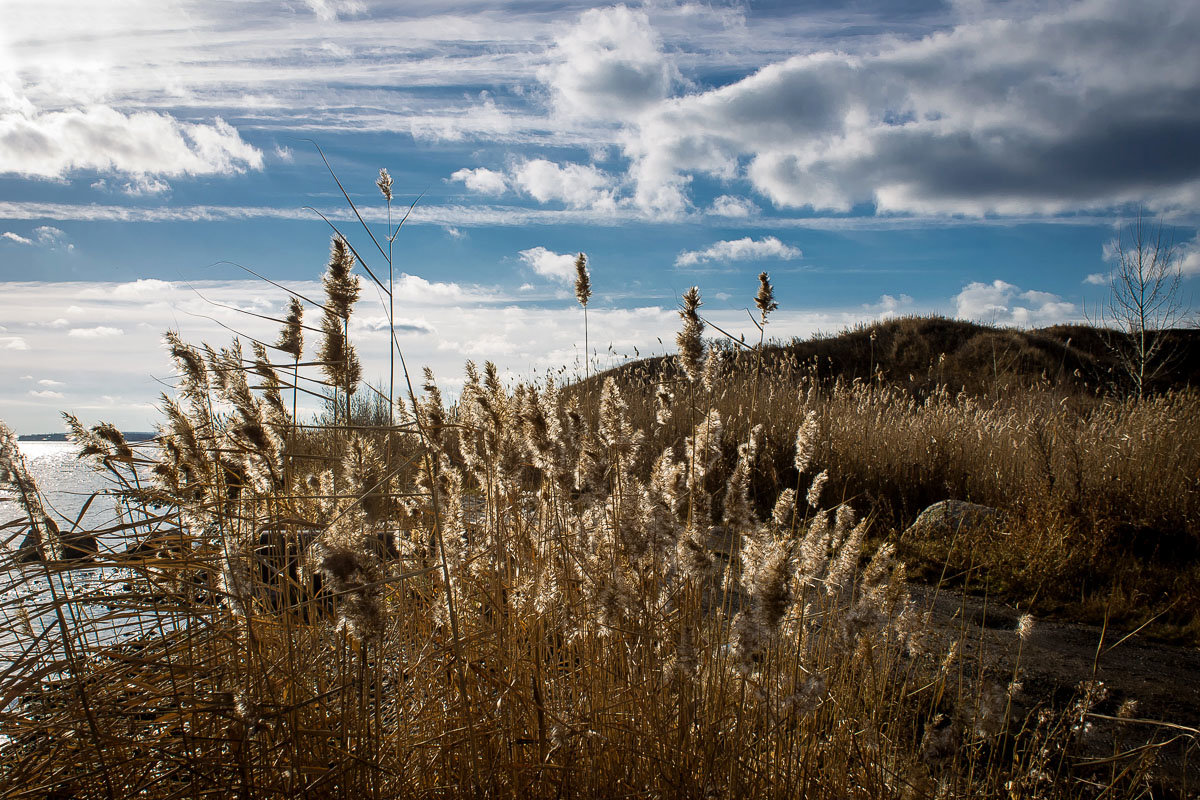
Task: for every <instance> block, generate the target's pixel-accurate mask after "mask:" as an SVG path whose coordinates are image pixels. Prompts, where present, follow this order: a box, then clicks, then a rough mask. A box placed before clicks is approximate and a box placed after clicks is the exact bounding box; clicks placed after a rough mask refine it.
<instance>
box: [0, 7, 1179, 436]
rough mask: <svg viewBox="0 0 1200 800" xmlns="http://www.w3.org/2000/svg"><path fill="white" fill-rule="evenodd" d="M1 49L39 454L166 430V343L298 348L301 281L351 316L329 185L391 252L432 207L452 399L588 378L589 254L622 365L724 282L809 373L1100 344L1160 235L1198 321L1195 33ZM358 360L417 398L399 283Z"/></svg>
mask: <svg viewBox="0 0 1200 800" xmlns="http://www.w3.org/2000/svg"><path fill="white" fill-rule="evenodd" d="M0 18H3V20H4V22H3V24H0V419H3V420H5V421H6V422H7V423H8V424H9V425H10V426H11V427H13V428H14V429H15V430H17V431H18V432H25V433H31V432H44V431H57V430H61V429H62V425H61V421H60V418H59V412H60V411H63V410H67V411H71V412H73V413H76V414H78V415H79V416H80V417H81V418H82V419H83V420H84V421H85V422H87V423H89V424H93V423H95V422H97V421H100V420H105V421H112V422H114V423H116V424H117V425H119V426H121V427H123V428H125V429H128V430H146V429H150V428H151V427H152V425H153V422H154V421H155V420H156V419H157V418H158V412H157V409H156V398H157V397H158V395H159V394H160V393H161V392H163V391H167V392H169V391H171V387H172V385H173V375H172V371H171V366H170V363H169V361H168V359H167V358H166V355H165V352H164V350H163V348H162V345H161V336H162V333H163V331H165V330H167V329H169V328H170V329H176V330H179V331H180V332H181V334H182V335H183V337H184V338H185V339H187V340H189V341H193V342H199V341H202V340H203V341H209V342H211V343H213V344H214V345H223V344H225V343H227V342H228V340H229V338H230V337H231V336H233V335H234V334H235V333H240V334H242V335H246V336H255V337H258V338H262V339H267V340H272V339H273V338H274V328H275V326H274V325H273V324H272V323H270V322H268V321H266V320H263V319H262V318H261V317H271V316H280V312H281V309H282V308H283V305H284V303H285V302H286V298H287V295H286V293H285V292H284V291H283V290H282V289H279V288H277V287H276V286H274V285H272V284H271V283H270V282H269V281H274V282H275V283H278V284H282V285H283V286H286V287H288V288H289V289H292V290H295V291H298V292H300V293H302V294H306V295H308V296H310V297H319V294H320V289H319V284H318V283H317V281H318V280H319V277H320V274H321V272H322V271H323V269H324V266H325V263H326V261H327V259H328V251H329V240H330V235H331V233H332V229H331V227H330V223H332V225H335V226H337V227H338V228H339V229H340V230H343V231H344V232H345V234H346V235H347V236H348V238H349V239H350V241H351V242H352V243H353V244H354V245H355V247H356V249H357V250H358V251H359V252H360V254H362V255H363V256H364V258H365V259H366V262H367V266H369V267H370V268H371V269H372V270H373V271H375V273H376V274H383V273H386V272H387V264H386V262H385V260H384V259H383V257H382V255H381V253H380V252H379V251H378V250H376V249H375V247H374V245H373V244H372V242H371V240H370V238H369V237H368V236H367V234H366V233H365V232H364V230H363V228H362V227H361V226H360V225H359V223H358V221H357V220H356V219H355V218H354V217H353V213H352V211H351V210H350V207H349V204H348V203H347V201H346V199H345V198H344V197H343V196H342V194H341V191H340V190H339V188H338V184H337V182H335V180H334V178H333V177H332V175H331V173H330V170H329V169H327V168H326V165H325V163H324V161H323V160H322V157H321V151H323V152H324V155H325V157H326V158H327V159H328V163H329V165H330V167H332V171H333V173H335V174H336V176H337V178H338V179H339V180H340V181H341V183H342V185H343V186H344V187H345V189H346V191H347V192H348V193H349V195H350V198H351V199H352V201H353V202H354V204H355V206H356V207H357V208H358V209H359V211H360V212H361V214H362V217H363V219H364V220H365V221H366V224H367V225H368V226H370V228H371V230H372V231H373V232H374V233H375V235H376V236H377V237H380V238H386V236H387V230H388V228H387V226H388V213H389V211H388V207H387V205H386V204H385V201H384V198H383V197H382V196H381V194H380V192H379V190H378V189H377V188H376V186H375V180H376V178H377V176H378V171H379V169H380V168H387V169H388V170H389V171H390V174H391V175H392V177H393V179H394V185H393V192H394V197H393V203H392V208H391V218H392V222H393V223H395V222H396V221H398V220H399V218H401V217H402V216H403V214H404V213H405V212H406V211H407V210H408V208H409V207H410V205H412V204H413V203H414V202H415V203H416V205H415V207H414V208H413V210H412V213H411V215H410V216H409V217H408V220H407V222H406V223H405V226H404V228H403V229H402V230H401V231H400V233H399V234H398V235H397V238H396V240H395V246H394V271H395V276H396V288H395V291H394V296H395V308H396V311H395V321H394V324H395V328H396V334H397V339H398V341H399V343H400V346H401V348H402V349H403V352H404V355H405V359H406V361H407V362H408V363H409V364H410V365H412V366H413V367H419V366H425V365H428V366H430V367H432V368H433V370H434V372H435V374H436V375H437V377H438V379H439V383H441V384H442V386H443V388H444V390H445V391H446V392H447V393H448V394H450V395H453V393H454V391H455V389H456V388H457V387H459V386H461V383H462V371H463V364H464V362H465V361H466V360H467V359H473V360H475V361H477V362H480V363H482V362H483V361H485V360H492V361H494V362H495V363H496V364H497V365H498V366H500V367H501V369H502V370H504V372H505V374H506V375H507V376H509V377H510V379H513V380H520V379H536V378H538V377H539V376H545V375H546V374H548V373H556V374H559V373H564V371H565V375H566V376H568V377H569V376H572V375H576V374H579V373H580V372H581V371H582V367H583V362H584V358H585V354H584V345H583V320H582V315H581V311H580V309H579V307H578V305H577V304H576V303H575V299H574V294H573V291H572V282H573V277H574V273H573V266H572V265H573V261H574V254H575V253H577V252H580V251H582V252H586V253H587V254H588V258H589V264H590V268H591V271H592V285H593V288H594V291H595V295H594V296H593V298H592V301H591V304H590V305H589V309H588V326H589V343H590V345H591V346H592V353H591V354H589V356H588V357H589V359H590V362H591V363H592V364H595V365H596V366H599V367H605V366H609V365H613V364H616V363H619V362H620V361H622V360H624V359H627V358H634V357H637V356H645V355H649V354H658V353H665V352H672V351H673V341H674V331H675V330H676V328H677V322H678V318H677V316H676V314H675V310H676V308H677V305H678V301H679V298H680V296H681V295H682V294H683V292H684V291H686V290H687V288H688V287H690V286H692V285H698V286H700V288H701V291H702V294H703V297H704V307H703V309H702V310H703V312H704V313H705V315H706V316H707V317H708V318H709V319H710V320H711V321H712V322H713V323H715V324H716V325H719V326H720V327H722V328H724V329H725V330H727V331H730V332H732V333H734V334H735V335H740V334H745V335H746V336H747V337H748V338H750V339H755V338H756V337H757V330H756V329H755V328H754V326H753V325H752V323H751V321H750V319H749V314H748V313H747V311H746V308H747V307H748V306H752V302H753V296H754V293H755V291H756V290H757V275H758V273H759V272H760V271H764V270H765V271H767V272H769V273H770V275H771V279H772V281H773V282H774V284H775V288H776V294H777V298H778V302H779V305H780V308H779V310H778V311H777V312H776V313H775V314H774V315H773V317H772V319H771V322H770V324H769V325H768V327H767V333H768V335H770V336H772V337H775V338H777V339H781V340H782V339H787V338H789V337H792V336H809V335H811V334H813V333H817V332H822V333H835V332H837V331H839V330H842V329H843V328H845V327H847V326H851V325H854V324H856V323H858V322H863V321H871V320H877V319H882V318H887V317H891V316H896V315H905V314H934V313H936V314H943V315H947V316H953V317H959V318H964V319H973V320H978V321H982V322H986V323H990V324H996V325H1013V326H1020V327H1038V326H1044V325H1050V324H1055V323H1059V322H1068V321H1077V320H1084V319H1087V318H1093V319H1094V318H1095V317H1096V313H1097V311H1098V309H1100V308H1101V306H1102V303H1103V301H1104V299H1105V298H1106V297H1107V293H1108V286H1107V284H1108V278H1107V276H1108V275H1109V273H1110V272H1111V270H1112V268H1113V262H1112V247H1111V242H1112V240H1113V238H1114V236H1115V235H1116V234H1117V233H1118V232H1119V231H1120V230H1122V227H1123V226H1125V225H1127V224H1128V223H1129V221H1130V220H1131V219H1133V218H1134V217H1135V216H1136V215H1137V214H1139V213H1142V214H1144V215H1146V216H1147V218H1149V219H1151V220H1153V221H1154V224H1156V225H1157V224H1160V223H1161V224H1162V225H1163V226H1164V227H1165V228H1166V230H1167V231H1168V233H1169V235H1170V237H1171V240H1172V241H1173V242H1174V244H1175V246H1176V254H1177V262H1176V263H1177V266H1178V268H1179V269H1180V270H1181V271H1182V273H1183V281H1182V288H1183V295H1184V299H1185V301H1186V302H1187V303H1189V304H1191V307H1192V308H1194V307H1195V303H1194V296H1195V290H1196V288H1197V286H1198V285H1200V279H1198V278H1197V276H1200V238H1198V235H1197V234H1198V229H1200V213H1198V206H1197V201H1198V200H1200V147H1198V146H1197V145H1198V143H1200V3H1196V2H1194V0H1146V1H1145V2H1138V3H1130V2H1128V0H1083V1H1082V2H1022V0H1009V1H1008V2H983V1H982V0H945V1H943V0H903V1H901V2H895V1H886V0H879V1H878V2H871V1H870V0H825V1H824V2H783V1H782V0H775V1H773V2H755V1H739V2H734V1H732V0H710V2H703V3H701V2H683V1H672V0H649V1H648V2H644V3H639V2H627V3H625V4H618V5H605V4H592V3H582V2H558V3H555V2H548V1H546V0H509V2H478V1H475V0H411V1H410V2H383V1H382V0H380V1H378V2H376V1H375V0H146V1H142V0H108V1H106V2H104V3H96V2H91V1H90V0H34V1H29V0H0ZM318 148H319V149H318ZM321 215H324V216H325V217H327V218H328V219H329V221H330V223H327V222H326V221H324V220H323V219H322V217H321ZM247 270H250V271H253V273H257V275H259V276H262V278H258V277H255V276H254V275H252V274H251V272H249V271H247ZM364 274H365V273H364ZM263 278H265V279H269V281H268V280H263ZM313 319H316V317H315V316H314V317H313ZM353 333H354V338H355V342H356V343H357V345H358V349H359V353H360V355H361V356H362V358H363V361H364V366H365V372H366V377H367V379H369V380H371V381H372V382H375V383H379V382H380V381H382V380H386V374H387V369H388V368H387V353H388V348H387V337H388V332H387V318H386V314H385V312H384V309H383V305H382V302H381V299H380V296H379V294H378V292H376V291H375V290H374V289H373V288H371V286H370V285H367V286H365V290H364V293H363V299H362V301H361V302H360V304H359V307H358V308H357V309H356V314H355V321H354V324H353ZM311 338H313V337H311V336H310V339H311Z"/></svg>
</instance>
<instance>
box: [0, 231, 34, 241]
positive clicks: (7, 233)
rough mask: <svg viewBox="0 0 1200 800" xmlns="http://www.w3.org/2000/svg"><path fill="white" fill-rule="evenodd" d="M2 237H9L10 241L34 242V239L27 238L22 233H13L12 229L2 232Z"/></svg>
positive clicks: (0, 234)
mask: <svg viewBox="0 0 1200 800" xmlns="http://www.w3.org/2000/svg"><path fill="white" fill-rule="evenodd" d="M0 239H8V240H9V241H10V242H16V243H17V244H33V240H32V239H26V238H25V237H24V236H22V235H21V234H19V233H13V232H12V231H5V232H4V233H0Z"/></svg>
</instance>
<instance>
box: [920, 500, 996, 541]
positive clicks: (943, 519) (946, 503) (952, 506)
mask: <svg viewBox="0 0 1200 800" xmlns="http://www.w3.org/2000/svg"><path fill="white" fill-rule="evenodd" d="M1004 520H1005V517H1004V512H1003V511H1001V510H1000V509H998V508H992V507H991V506H983V505H979V504H978V503H968V502H966V501H965V500H942V501H940V502H937V503H934V504H933V505H931V506H929V507H928V508H926V509H925V510H924V511H922V512H921V513H920V515H919V516H918V517H917V519H916V521H915V522H913V524H912V525H910V526H909V528H908V530H906V531H905V532H904V534H903V535H904V536H905V537H915V538H918V539H949V538H954V537H955V536H957V535H958V534H959V533H978V532H980V531H983V532H994V531H998V530H1000V528H1001V527H1003V525H1004Z"/></svg>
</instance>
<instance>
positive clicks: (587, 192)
mask: <svg viewBox="0 0 1200 800" xmlns="http://www.w3.org/2000/svg"><path fill="white" fill-rule="evenodd" d="M513 182H514V183H515V184H516V185H517V186H519V187H520V188H521V189H522V190H523V191H524V192H526V193H527V194H529V195H531V196H532V197H533V198H534V199H535V200H537V201H538V202H539V203H549V202H551V201H555V200H557V201H561V202H563V203H566V204H567V205H568V206H570V207H571V208H592V209H598V210H608V209H613V208H615V207H616V200H615V197H614V187H613V181H612V178H611V177H609V176H608V175H607V174H605V173H604V172H603V171H601V170H598V169H596V168H595V167H592V166H585V165H583V164H566V165H562V164H556V163H554V162H553V161H547V160H546V159H544V158H535V159H531V160H529V161H526V162H524V163H523V164H521V165H519V166H518V167H517V168H516V169H514V170H513Z"/></svg>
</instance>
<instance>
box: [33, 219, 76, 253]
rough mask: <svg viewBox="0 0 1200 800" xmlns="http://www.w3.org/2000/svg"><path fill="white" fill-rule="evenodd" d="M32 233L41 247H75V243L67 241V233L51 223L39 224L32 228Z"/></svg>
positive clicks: (53, 248) (67, 248) (66, 248)
mask: <svg viewBox="0 0 1200 800" xmlns="http://www.w3.org/2000/svg"><path fill="white" fill-rule="evenodd" d="M33 235H34V238H35V239H36V240H37V243H38V244H39V245H40V246H42V247H48V248H50V249H51V250H58V249H65V250H74V249H75V245H73V244H71V243H70V242H68V241H67V234H66V233H65V232H64V231H62V230H61V229H60V228H55V227H53V226H52V225H40V226H38V227H36V228H34V229H33Z"/></svg>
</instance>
